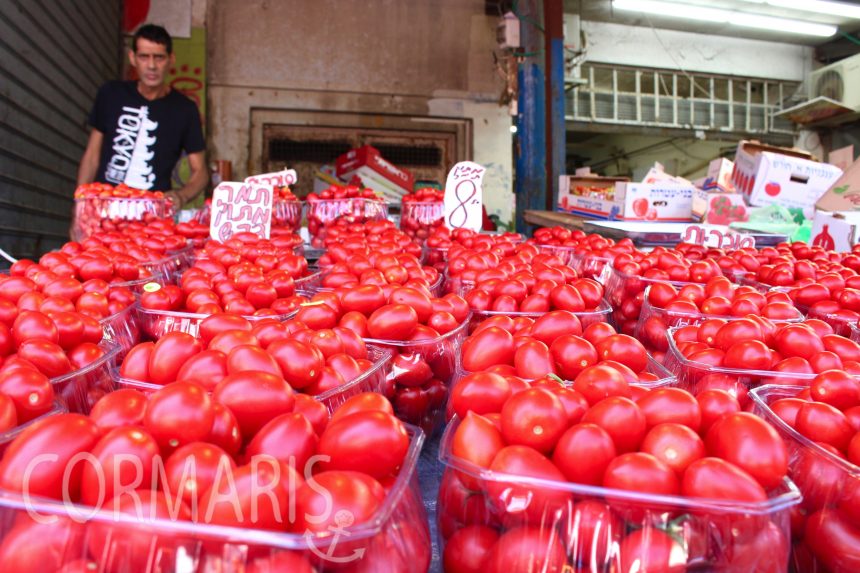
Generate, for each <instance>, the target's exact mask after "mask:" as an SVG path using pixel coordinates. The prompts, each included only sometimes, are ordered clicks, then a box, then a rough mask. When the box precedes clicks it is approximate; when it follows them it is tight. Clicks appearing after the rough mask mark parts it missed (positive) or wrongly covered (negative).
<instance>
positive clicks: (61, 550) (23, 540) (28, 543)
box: [0, 515, 95, 573]
mask: <svg viewBox="0 0 860 573" xmlns="http://www.w3.org/2000/svg"><path fill="white" fill-rule="evenodd" d="M86 533H87V526H86V525H85V524H83V523H77V522H75V521H72V520H71V519H69V518H68V517H62V516H58V517H57V519H56V520H52V521H51V522H49V523H42V522H39V521H36V520H35V519H30V518H29V517H28V516H25V515H21V516H19V518H18V519H16V520H15V523H14V525H13V524H11V523H10V525H9V530H8V531H6V532H5V533H4V535H3V541H2V543H0V563H3V570H4V571H10V572H11V571H15V572H16V573H42V572H44V571H63V572H65V571H67V569H66V567H67V566H68V565H66V566H64V564H67V562H68V560H69V559H70V557H71V556H77V555H84V554H86V547H85V545H84V543H85V539H86V537H85V536H86ZM34 547H38V548H39V551H33V548H34ZM94 570H95V569H94ZM70 573H71V572H70Z"/></svg>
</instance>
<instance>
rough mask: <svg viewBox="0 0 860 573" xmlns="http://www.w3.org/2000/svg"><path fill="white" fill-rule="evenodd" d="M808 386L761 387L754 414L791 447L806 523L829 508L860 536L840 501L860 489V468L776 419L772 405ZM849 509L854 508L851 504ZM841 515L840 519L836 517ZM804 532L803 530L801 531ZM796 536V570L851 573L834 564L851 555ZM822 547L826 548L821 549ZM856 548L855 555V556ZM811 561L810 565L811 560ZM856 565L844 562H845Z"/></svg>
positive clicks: (754, 396)
mask: <svg viewBox="0 0 860 573" xmlns="http://www.w3.org/2000/svg"><path fill="white" fill-rule="evenodd" d="M806 388H807V387H806V386H777V385H766V386H760V387H759V388H756V389H754V390H752V391H751V392H750V398H751V399H752V402H753V405H754V412H755V413H756V414H758V415H759V416H761V417H762V418H764V419H765V420H766V421H767V422H768V423H770V425H771V426H773V427H774V428H776V431H777V432H778V433H779V435H780V436H782V438H783V440H784V441H785V444H786V446H787V448H788V456H789V457H788V472H789V476H790V477H791V479H792V480H793V481H794V483H796V484H797V487H798V488H799V489H800V492H801V493H802V494H803V509H804V510H805V515H802V516H801V518H802V519H803V521H804V523H805V521H806V520H807V519H808V518H809V516H812V515H814V514H815V512H817V511H819V510H822V509H826V510H829V511H831V512H832V513H831V514H830V519H839V521H840V522H843V525H844V526H845V527H847V530H848V531H851V532H853V533H852V535H853V536H854V537H853V538H854V539H856V538H858V537H860V528H857V527H854V526H853V525H851V524H850V522H848V521H847V520H845V519H844V518H842V517H841V515H840V512H841V511H842V510H840V509H839V505H840V502H841V501H843V500H844V498H845V497H846V495H845V494H846V493H848V492H849V491H855V490H856V488H858V487H860V467H857V466H855V465H854V464H852V463H850V462H849V461H848V460H846V459H844V458H841V457H839V456H836V455H834V454H832V453H831V452H829V451H827V450H825V449H824V448H822V447H821V446H820V445H818V444H817V443H815V442H813V441H812V440H810V439H808V438H806V437H805V436H803V435H801V434H800V433H799V432H798V431H797V430H795V429H794V428H792V427H791V426H789V425H788V424H786V423H785V422H784V421H783V420H782V419H781V418H780V417H779V416H777V415H776V414H775V413H774V411H773V410H771V408H770V405H771V404H773V403H774V402H775V401H777V400H780V399H782V398H794V397H795V396H797V394H798V393H799V392H801V391H802V390H805V389H806ZM848 507H851V506H850V505H849V506H848ZM837 516H838V517H837ZM855 519H856V517H855ZM800 531H801V532H802V531H803V529H802V528H801V529H800ZM799 537H800V538H798V536H795V539H794V545H793V546H792V549H793V551H792V560H793V563H792V565H793V569H792V570H793V571H827V570H830V571H836V570H839V571H849V570H852V569H850V568H849V569H839V568H837V567H834V564H836V563H838V562H839V561H841V560H843V559H845V558H846V557H848V556H845V555H843V554H842V553H840V552H839V547H840V546H839V544H838V543H833V544H831V543H823V544H822V545H820V546H818V547H814V546H813V547H810V546H809V545H808V544H807V543H806V541H805V540H804V539H802V537H803V536H802V535H800V536H799ZM822 546H823V548H822ZM856 550H857V547H854V549H853V552H852V555H856ZM810 559H812V561H813V563H812V564H811V563H810V562H809V560H810ZM849 562H851V563H853V561H845V562H844V563H849Z"/></svg>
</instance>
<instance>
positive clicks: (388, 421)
mask: <svg viewBox="0 0 860 573" xmlns="http://www.w3.org/2000/svg"><path fill="white" fill-rule="evenodd" d="M408 449H409V436H408V434H407V433H406V429H405V428H404V427H403V424H402V423H401V422H400V420H398V419H397V418H395V417H394V416H392V415H391V414H389V413H387V412H379V411H363V412H355V413H353V414H349V415H348V416H344V417H343V418H341V419H339V420H337V421H333V422H330V423H329V424H328V426H327V427H326V429H325V431H324V432H323V433H322V435H321V436H320V442H319V448H318V450H317V453H318V454H320V455H323V456H329V458H330V459H329V461H327V462H326V463H325V468H326V469H327V470H341V471H344V470H349V471H361V472H364V473H366V474H368V475H371V476H373V477H377V478H381V477H385V476H387V475H390V474H392V473H394V471H395V470H396V469H397V468H398V467H400V464H402V463H403V460H404V458H405V457H406V452H407V450H408Z"/></svg>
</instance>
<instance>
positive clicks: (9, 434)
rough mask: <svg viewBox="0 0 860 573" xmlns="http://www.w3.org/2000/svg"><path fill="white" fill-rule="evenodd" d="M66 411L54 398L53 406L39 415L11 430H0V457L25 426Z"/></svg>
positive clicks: (27, 426)
mask: <svg viewBox="0 0 860 573" xmlns="http://www.w3.org/2000/svg"><path fill="white" fill-rule="evenodd" d="M68 411H69V410H68V409H67V408H66V407H65V406H64V405H63V403H62V402H61V401H60V400H54V406H53V407H52V408H51V409H50V410H48V411H47V412H45V413H44V414H42V415H41V416H38V417H36V418H33V419H32V420H30V421H28V422H25V423H23V424H21V425H20V426H15V427H14V428H12V429H11V430H8V431H6V432H0V458H2V457H3V452H5V451H6V448H7V447H8V446H9V444H10V443H11V442H12V440H14V439H15V438H17V437H18V434H20V433H21V432H23V431H24V430H26V429H27V428H29V427H30V426H32V425H33V424H35V423H36V422H38V421H39V420H43V419H45V418H47V417H48V416H56V415H57V414H65V413H66V412H68Z"/></svg>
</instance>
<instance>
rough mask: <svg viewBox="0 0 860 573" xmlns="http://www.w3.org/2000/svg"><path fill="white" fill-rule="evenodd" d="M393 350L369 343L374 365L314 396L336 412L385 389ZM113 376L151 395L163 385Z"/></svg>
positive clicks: (115, 371) (119, 384) (114, 373)
mask: <svg viewBox="0 0 860 573" xmlns="http://www.w3.org/2000/svg"><path fill="white" fill-rule="evenodd" d="M391 357H392V352H391V351H390V350H388V349H385V348H380V347H378V346H375V345H373V344H368V345H367V359H368V360H370V361H371V362H372V363H373V365H372V366H371V367H370V368H368V369H367V370H365V371H364V372H362V373H361V374H360V375H359V376H356V377H355V378H353V379H352V380H349V381H347V382H346V383H345V384H342V385H340V386H338V387H337V388H332V389H331V390H327V391H325V392H323V393H322V394H318V395H316V396H313V398H314V399H315V400H317V401H318V402H322V403H323V404H325V406H326V408H328V410H329V412H334V411H335V410H336V409H337V407H338V406H340V405H341V404H343V403H344V402H346V401H347V400H349V399H350V398H352V397H353V396H355V395H356V394H361V393H362V392H378V393H382V392H383V391H384V388H385V385H386V380H387V379H388V377H389V376H390V370H391ZM111 376H112V377H113V379H114V382H115V383H116V386H117V388H130V389H133V390H139V391H140V392H142V393H144V394H146V395H149V394H152V393H153V392H155V391H157V390H158V389H160V388H162V386H160V385H158V384H153V383H151V382H141V381H140V380H131V379H129V378H123V377H122V376H120V374H119V368H118V367H117V368H112V369H111Z"/></svg>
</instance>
